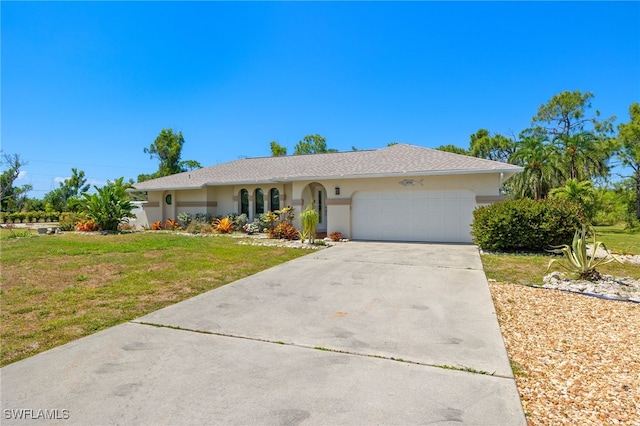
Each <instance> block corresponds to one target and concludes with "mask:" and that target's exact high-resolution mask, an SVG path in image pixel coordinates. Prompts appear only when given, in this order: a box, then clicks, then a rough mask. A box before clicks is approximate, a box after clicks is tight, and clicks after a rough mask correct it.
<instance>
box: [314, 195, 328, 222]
mask: <svg viewBox="0 0 640 426" xmlns="http://www.w3.org/2000/svg"><path fill="white" fill-rule="evenodd" d="M314 197H315V199H316V202H315V209H316V211H317V212H318V227H317V228H316V230H317V231H318V232H325V233H326V232H327V192H326V191H325V190H324V187H321V186H320V187H316V188H315V194H314Z"/></svg>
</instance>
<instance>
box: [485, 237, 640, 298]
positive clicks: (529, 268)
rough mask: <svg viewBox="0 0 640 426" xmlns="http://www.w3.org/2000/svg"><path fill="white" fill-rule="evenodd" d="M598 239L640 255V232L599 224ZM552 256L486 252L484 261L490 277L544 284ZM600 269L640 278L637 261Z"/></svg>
mask: <svg viewBox="0 0 640 426" xmlns="http://www.w3.org/2000/svg"><path fill="white" fill-rule="evenodd" d="M596 238H597V240H599V241H603V242H604V243H605V244H606V246H607V248H608V249H609V250H610V251H611V252H613V253H619V254H640V231H635V232H633V231H625V230H622V229H621V228H618V227H598V228H596ZM567 243H568V244H570V243H571V242H570V241H569V242H567ZM550 259H552V256H551V255H550V254H539V255H515V254H483V255H482V264H483V265H484V271H485V273H486V275H487V278H489V279H494V280H496V281H499V282H508V283H513V284H525V285H542V278H543V277H544V276H545V275H547V273H548V272H547V265H548V264H549V260H550ZM556 269H558V268H556ZM598 271H599V272H600V273H602V274H607V275H614V276H618V277H632V278H634V279H637V280H638V279H640V265H637V264H636V265H633V264H630V263H625V264H624V265H620V264H619V263H617V262H611V263H608V264H606V265H601V266H598Z"/></svg>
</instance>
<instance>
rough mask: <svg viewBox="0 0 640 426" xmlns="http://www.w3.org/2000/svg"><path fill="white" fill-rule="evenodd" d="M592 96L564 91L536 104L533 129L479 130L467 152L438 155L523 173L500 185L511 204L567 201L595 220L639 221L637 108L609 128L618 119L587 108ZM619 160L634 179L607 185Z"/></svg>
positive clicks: (452, 149) (639, 133)
mask: <svg viewBox="0 0 640 426" xmlns="http://www.w3.org/2000/svg"><path fill="white" fill-rule="evenodd" d="M593 98H594V95H593V94H592V93H590V92H586V93H582V92H580V91H573V92H568V91H566V92H562V93H560V94H558V95H555V96H553V97H552V98H551V99H550V100H549V101H548V102H547V103H545V104H542V105H540V107H539V108H538V111H537V113H536V115H534V116H533V118H532V119H531V126H530V127H528V128H526V129H524V130H522V131H521V132H520V133H519V134H518V136H517V137H516V136H505V135H501V134H496V133H491V132H490V131H489V130H487V129H480V130H478V131H477V132H476V133H474V134H472V135H471V136H470V141H469V148H467V149H465V148H461V147H458V146H455V145H443V146H440V147H438V148H437V149H440V150H443V151H449V152H454V153H457V154H464V155H471V156H474V157H479V158H486V159H489V160H496V161H502V162H505V163H510V164H515V165H518V166H521V167H523V168H524V170H523V172H522V173H519V174H518V175H516V176H514V177H513V178H512V179H510V180H509V181H508V182H507V184H506V185H505V187H504V188H503V189H504V192H505V193H506V194H508V195H512V196H513V197H515V198H533V199H544V198H548V197H550V198H564V199H570V200H573V201H576V202H578V203H579V204H581V205H582V206H583V208H584V210H585V214H586V215H587V216H588V217H589V218H590V219H591V220H594V221H595V222H600V223H608V224H613V223H616V222H619V221H624V222H626V223H627V224H628V225H630V226H633V225H637V221H638V219H640V105H639V104H638V103H634V104H632V105H631V106H630V107H629V118H630V119H629V121H628V122H625V123H621V124H619V125H618V126H617V128H614V126H613V121H614V120H615V117H609V118H604V119H603V118H601V117H600V112H599V111H598V110H592V100H593ZM616 162H617V164H618V165H622V166H625V167H627V168H628V169H629V170H631V173H629V174H627V175H623V176H616V177H620V178H621V180H616V181H614V180H612V177H613V176H612V174H611V168H612V166H613V165H615V164H616Z"/></svg>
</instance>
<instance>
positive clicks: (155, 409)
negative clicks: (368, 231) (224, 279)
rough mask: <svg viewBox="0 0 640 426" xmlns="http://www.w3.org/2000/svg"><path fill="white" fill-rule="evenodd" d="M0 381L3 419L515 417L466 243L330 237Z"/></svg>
mask: <svg viewBox="0 0 640 426" xmlns="http://www.w3.org/2000/svg"><path fill="white" fill-rule="evenodd" d="M0 381H1V389H2V416H3V417H2V424H3V425H4V424H28V423H30V422H34V423H38V424H42V421H43V418H44V419H49V421H52V422H60V423H61V424H62V423H64V424H424V423H427V424H431V423H437V424H477V425H486V424H491V425H525V424H526V421H525V418H524V414H523V411H522V407H521V405H520V400H519V397H518V392H517V388H516V385H515V381H514V379H513V375H512V372H511V368H510V365H509V360H508V358H507V354H506V350H505V347H504V342H503V340H502V335H501V333H500V329H499V327H498V322H497V318H496V315H495V310H494V307H493V303H492V301H491V296H490V293H489V289H488V286H487V281H486V277H485V275H484V271H483V270H482V264H481V262H480V257H479V254H478V251H477V249H476V248H475V247H474V246H471V245H446V244H408V243H375V242H349V243H344V244H338V245H336V246H335V247H332V248H329V249H326V250H321V251H317V252H312V253H310V254H309V255H307V256H304V257H302V258H299V259H296V260H293V261H290V262H287V263H285V264H282V265H279V266H276V267H274V268H271V269H268V270H266V271H263V272H260V273H258V274H255V275H253V276H250V277H247V278H244V279H242V280H239V281H236V282H234V283H231V284H229V285H226V286H224V287H221V288H219V289H216V290H213V291H210V292H208V293H205V294H202V295H200V296H197V297H194V298H192V299H189V300H186V301H184V302H181V303H178V304H176V305H173V306H170V307H167V308H165V309H161V310H159V311H156V312H153V313H151V314H149V315H146V316H144V317H142V318H139V319H136V320H134V321H131V322H129V323H126V324H123V325H120V326H116V327H113V328H110V329H108V330H105V331H103V332H100V333H96V334H94V335H92V336H89V337H86V338H83V339H80V340H77V341H75V342H71V343H69V344H67V345H64V346H61V347H59V348H56V349H53V350H50V351H47V352H45V353H42V354H39V355H36V356H33V357H31V358H28V359H26V360H23V361H19V362H16V363H14V364H11V365H9V366H7V367H4V368H2V369H1V370H0ZM19 417H21V418H19Z"/></svg>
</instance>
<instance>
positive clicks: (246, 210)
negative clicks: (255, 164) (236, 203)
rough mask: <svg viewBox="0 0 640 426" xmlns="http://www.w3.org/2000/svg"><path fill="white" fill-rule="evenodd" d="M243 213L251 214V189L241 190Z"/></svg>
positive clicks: (241, 210)
mask: <svg viewBox="0 0 640 426" xmlns="http://www.w3.org/2000/svg"><path fill="white" fill-rule="evenodd" d="M242 213H244V214H246V215H247V216H249V191H247V190H246V189H241V190H240V214H242Z"/></svg>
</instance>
